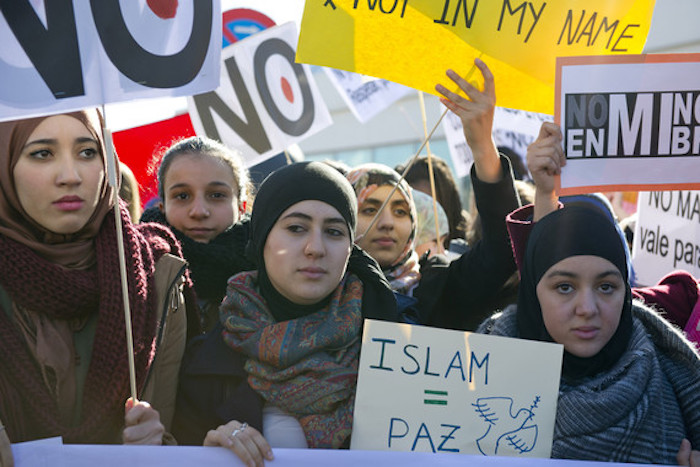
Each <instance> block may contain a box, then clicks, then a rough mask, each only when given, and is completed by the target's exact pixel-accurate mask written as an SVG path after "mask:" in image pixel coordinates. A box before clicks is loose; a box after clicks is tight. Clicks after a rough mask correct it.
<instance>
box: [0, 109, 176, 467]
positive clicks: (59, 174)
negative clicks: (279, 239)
mask: <svg viewBox="0 0 700 467" xmlns="http://www.w3.org/2000/svg"><path fill="white" fill-rule="evenodd" d="M0 165H1V167H0V270H2V271H3V273H2V275H0V352H1V353H2V354H3V355H5V356H8V355H12V358H3V359H1V361H0V421H1V422H2V428H0V438H1V439H2V441H4V443H2V442H0V460H1V461H2V462H0V464H1V465H3V466H4V465H11V463H12V459H11V451H10V450H9V445H8V444H9V440H11V441H12V442H20V441H29V440H35V439H40V438H47V437H54V436H62V437H63V440H64V442H67V443H88V444H89V443H121V442H124V443H128V444H161V443H162V441H163V435H164V432H165V429H166V428H167V426H168V425H169V423H170V418H171V417H172V413H171V412H172V408H173V405H174V398H175V389H174V388H175V387H176V384H177V383H176V378H177V370H178V367H179V361H180V358H181V356H182V352H183V351H184V344H185V311H184V301H183V298H182V297H183V287H184V284H185V276H184V271H185V263H184V260H182V258H181V253H180V248H179V246H178V244H177V242H176V241H175V239H174V237H173V236H172V234H171V233H170V232H169V231H168V230H167V229H165V228H162V227H160V226H156V225H152V224H147V225H143V226H135V225H133V224H132V223H131V221H130V220H129V215H128V212H127V209H126V207H125V205H119V206H115V205H114V193H113V191H114V189H113V188H112V187H110V186H109V184H108V182H107V177H106V166H107V155H106V151H105V145H104V141H103V139H102V125H101V116H100V115H99V113H98V112H97V111H96V110H89V111H79V112H71V113H66V114H61V115H54V116H49V117H39V118H31V119H25V120H16V121H11V122H3V123H0ZM114 209H119V213H120V215H121V220H122V234H123V243H124V248H125V252H126V254H125V256H126V267H127V283H128V288H129V302H130V309H131V314H132V327H133V337H134V361H135V366H136V385H137V390H138V398H139V399H141V400H143V401H144V402H141V401H134V400H132V399H131V398H130V397H129V396H130V389H129V388H130V380H129V371H128V365H127V344H126V339H125V335H126V333H125V322H124V312H123V302H122V290H121V283H120V279H119V277H120V272H119V259H118V249H117V232H116V228H115V217H114ZM166 324H167V325H166ZM145 401H149V402H150V404H149V403H148V402H145ZM125 404H126V410H125ZM125 412H126V413H125Z"/></svg>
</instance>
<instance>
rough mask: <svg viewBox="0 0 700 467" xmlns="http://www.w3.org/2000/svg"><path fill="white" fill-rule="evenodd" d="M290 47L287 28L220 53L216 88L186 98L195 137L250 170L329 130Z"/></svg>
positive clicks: (293, 37)
mask: <svg viewBox="0 0 700 467" xmlns="http://www.w3.org/2000/svg"><path fill="white" fill-rule="evenodd" d="M296 43H297V33H296V26H295V25H294V23H291V22H290V23H286V24H283V25H281V26H275V27H272V28H268V29H266V30H264V31H261V32H259V33H257V34H254V35H252V36H250V37H248V38H246V39H244V40H242V41H238V42H236V43H234V44H231V45H229V46H228V47H226V48H225V49H224V51H223V55H222V58H223V66H222V67H221V85H220V86H219V88H218V89H216V90H215V91H212V92H208V93H206V94H200V95H197V96H194V97H190V98H188V107H189V113H190V117H191V118H192V125H193V126H194V129H195V131H196V132H197V134H198V135H203V136H208V137H210V138H214V139H217V140H219V141H221V142H222V143H224V144H225V145H227V146H229V147H232V148H236V149H238V150H239V151H241V153H242V154H243V158H244V160H245V162H246V165H247V166H249V167H250V166H252V165H255V164H257V163H259V162H262V161H264V160H266V159H268V158H270V157H272V156H274V155H275V154H278V153H280V152H281V151H283V150H284V149H285V148H287V147H288V146H290V145H292V144H293V143H297V142H299V141H301V140H303V139H304V138H307V137H309V136H311V135H313V134H314V133H316V132H318V131H320V130H322V129H323V128H325V127H327V126H328V125H330V124H331V123H332V120H331V116H330V114H329V113H328V109H327V108H326V105H325V103H324V101H323V98H322V96H321V94H320V92H319V90H318V88H317V86H316V82H315V81H314V79H313V76H312V75H311V70H310V68H309V66H308V65H302V64H299V63H295V62H294V55H295V53H296V52H295V51H296Z"/></svg>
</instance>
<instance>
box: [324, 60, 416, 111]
mask: <svg viewBox="0 0 700 467" xmlns="http://www.w3.org/2000/svg"><path fill="white" fill-rule="evenodd" d="M324 70H325V72H326V75H327V76H328V78H329V79H330V80H331V82H332V83H333V85H334V86H335V88H336V89H337V90H338V94H340V97H342V98H343V100H344V101H345V104H346V105H347V106H348V108H349V109H350V111H352V113H353V115H355V118H356V119H357V120H358V121H359V122H360V123H365V122H367V121H369V120H370V119H371V118H372V117H374V116H375V115H377V114H378V113H380V112H381V111H382V110H384V109H386V108H387V107H389V106H390V105H391V104H393V103H394V102H396V101H397V100H399V99H401V98H402V97H403V96H405V95H406V94H408V92H409V91H411V88H407V87H406V86H402V85H400V84H396V83H392V82H391V81H387V80H385V79H377V78H371V77H368V76H364V75H360V74H357V73H351V72H349V71H343V70H336V69H334V68H324Z"/></svg>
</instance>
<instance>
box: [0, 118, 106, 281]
mask: <svg viewBox="0 0 700 467" xmlns="http://www.w3.org/2000/svg"><path fill="white" fill-rule="evenodd" d="M62 115H67V116H70V117H73V118H75V119H77V120H79V121H80V122H82V123H83V124H84V125H85V127H86V128H87V129H88V131H89V132H90V133H92V135H93V137H94V138H95V140H96V141H97V142H98V144H99V149H100V154H101V155H102V162H103V164H104V165H105V167H107V161H106V158H107V156H106V154H107V151H106V150H105V145H104V140H103V139H102V116H101V115H100V113H99V112H98V111H97V110H96V109H91V110H82V111H78V112H70V113H65V114H62ZM47 118H49V116H46V117H36V118H29V119H25V120H14V121H9V122H0V235H5V236H6V237H8V238H11V239H12V240H15V241H17V242H20V243H22V244H24V245H27V246H28V247H30V248H31V249H32V250H34V251H36V252H37V253H38V254H39V255H41V256H42V257H44V258H46V259H47V260H49V261H51V262H53V263H56V264H60V265H61V266H65V267H69V268H76V269H83V268H86V267H89V266H90V265H92V264H94V261H95V248H94V244H93V239H94V237H95V235H97V232H98V231H99V229H100V226H101V225H102V221H103V220H104V218H105V215H106V214H107V213H108V212H109V210H110V209H111V208H112V206H113V205H114V194H113V189H112V188H111V187H110V186H109V183H108V181H107V178H106V177H105V179H104V180H102V183H101V184H100V186H99V190H100V193H99V200H98V203H97V206H96V208H95V211H94V212H93V214H92V216H91V217H90V219H89V220H88V222H87V223H86V224H85V226H84V227H83V228H82V229H80V230H79V231H78V232H76V233H74V234H70V235H63V234H57V233H55V232H51V231H49V230H46V228H44V227H42V226H41V225H39V224H38V223H37V222H36V221H35V220H34V219H32V218H31V217H30V216H29V215H28V214H27V212H26V211H25V210H24V208H23V207H22V205H21V203H20V201H19V197H18V195H17V187H16V186H15V179H14V168H15V165H16V164H17V161H18V160H19V156H20V154H21V152H22V148H23V147H24V145H25V144H26V142H27V140H28V139H29V136H30V135H31V134H32V132H33V131H34V130H35V129H36V127H37V126H39V124H41V122H43V121H44V120H45V119H47ZM117 170H118V166H117Z"/></svg>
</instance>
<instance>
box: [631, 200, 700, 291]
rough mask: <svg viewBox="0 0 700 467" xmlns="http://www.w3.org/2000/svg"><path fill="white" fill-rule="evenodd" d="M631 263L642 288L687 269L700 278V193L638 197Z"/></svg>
mask: <svg viewBox="0 0 700 467" xmlns="http://www.w3.org/2000/svg"><path fill="white" fill-rule="evenodd" d="M637 216H638V217H637V223H636V225H635V228H634V245H633V247H632V264H633V265H634V272H635V276H636V279H637V282H638V283H639V284H640V285H654V284H656V283H657V282H658V281H659V280H660V279H661V278H662V277H663V276H665V275H666V274H668V273H670V272H672V271H674V270H676V269H685V270H686V271H688V272H689V273H691V274H692V275H693V276H695V277H698V276H700V191H650V192H644V193H640V194H639V199H638V200H637Z"/></svg>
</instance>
